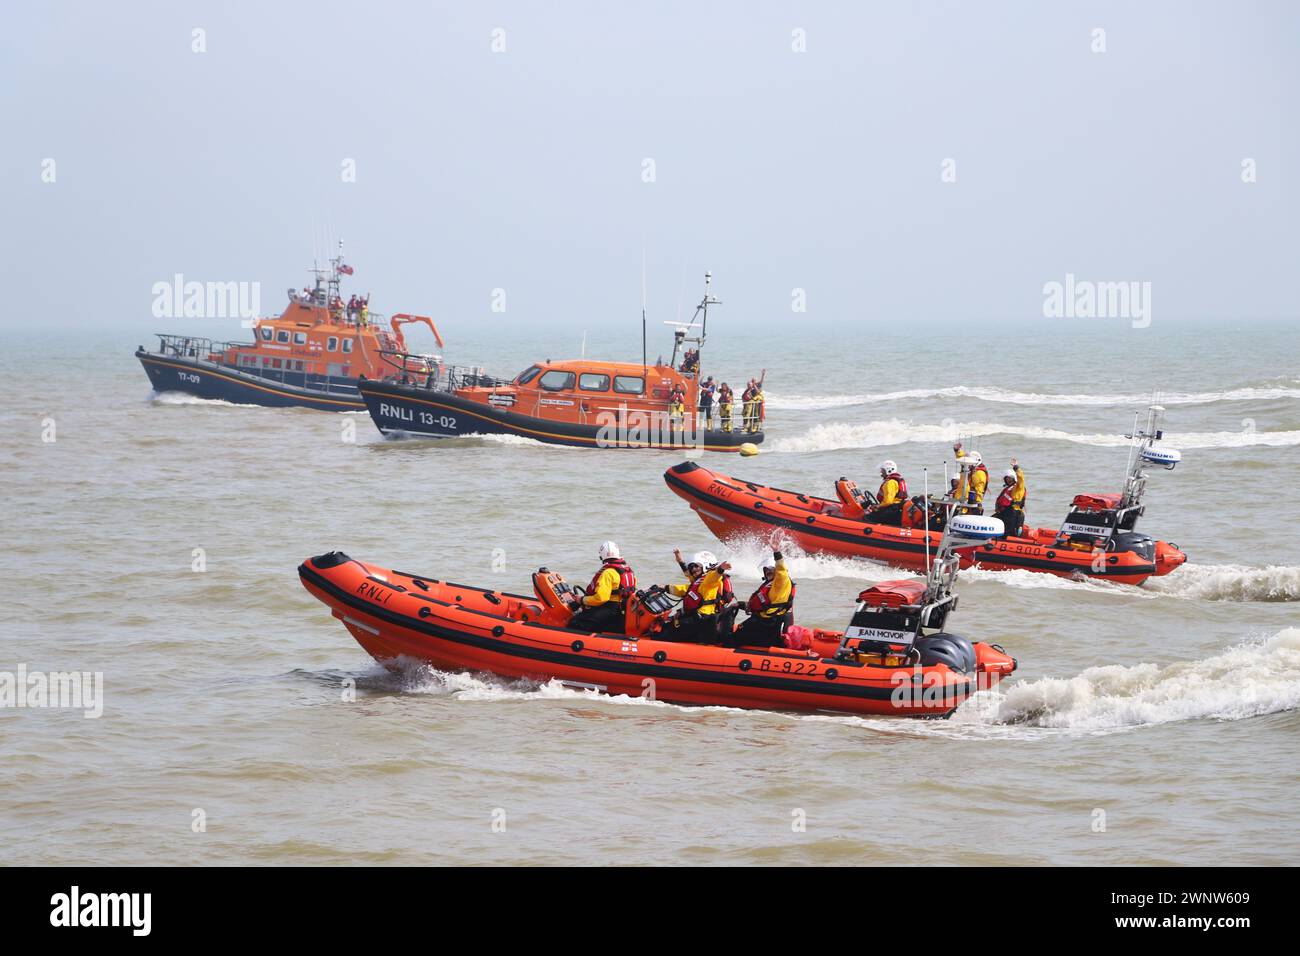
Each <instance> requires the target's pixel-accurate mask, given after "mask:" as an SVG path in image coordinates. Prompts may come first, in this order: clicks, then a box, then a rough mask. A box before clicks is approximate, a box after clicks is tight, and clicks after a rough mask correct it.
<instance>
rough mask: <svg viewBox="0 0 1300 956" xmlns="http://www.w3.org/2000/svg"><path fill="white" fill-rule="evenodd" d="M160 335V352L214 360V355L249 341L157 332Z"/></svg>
mask: <svg viewBox="0 0 1300 956" xmlns="http://www.w3.org/2000/svg"><path fill="white" fill-rule="evenodd" d="M154 334H155V335H157V336H158V354H159V355H172V356H175V357H177V358H192V359H203V360H204V361H212V357H213V356H214V355H221V354H222V353H224V352H225V351H226V350H227V349H232V348H238V347H240V346H248V345H250V344H252V343H249V342H214V341H213V340H212V339H209V338H204V337H202V336H198V335H171V334H168V333H165V332H155V333H154Z"/></svg>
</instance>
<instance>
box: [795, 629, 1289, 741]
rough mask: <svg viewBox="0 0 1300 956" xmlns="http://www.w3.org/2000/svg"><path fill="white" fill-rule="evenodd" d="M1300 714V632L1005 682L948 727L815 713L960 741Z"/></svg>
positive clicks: (830, 718) (962, 711) (984, 694)
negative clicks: (1162, 660) (1193, 654)
mask: <svg viewBox="0 0 1300 956" xmlns="http://www.w3.org/2000/svg"><path fill="white" fill-rule="evenodd" d="M1296 709H1300V628H1294V627H1292V628H1287V629H1286V630H1284V631H1281V632H1279V633H1278V634H1275V635H1273V636H1272V637H1270V638H1268V639H1266V640H1261V641H1256V642H1251V643H1246V644H1239V645H1237V646H1235V647H1231V648H1228V649H1227V650H1225V651H1223V652H1222V653H1219V654H1215V655H1213V656H1211V657H1207V658H1204V659H1203V660H1197V661H1183V662H1179V663H1174V664H1165V665H1160V664H1145V663H1144V664H1132V665H1123V664H1109V665H1106V666H1103V667H1090V668H1088V669H1087V670H1085V671H1083V672H1081V673H1080V674H1079V675H1078V676H1076V677H1067V678H1060V677H1043V678H1039V679H1038V680H1031V681H1024V682H1023V683H1016V682H1014V681H1009V682H1004V683H1003V684H1001V685H999V686H998V687H996V688H994V689H992V690H986V691H981V692H980V693H978V694H976V695H975V696H973V697H971V698H970V700H968V701H966V703H964V704H963V705H962V706H961V707H960V708H959V709H958V710H957V713H956V714H954V715H953V716H952V718H951V719H949V720H944V721H923V722H922V721H906V720H890V719H888V718H872V717H847V716H845V717H838V716H831V715H807V716H803V717H799V718H796V719H799V720H810V721H830V722H835V723H843V724H849V725H851V726H860V727H863V728H866V729H870V730H873V731H877V732H881V733H891V734H900V735H905V736H913V737H934V736H937V737H946V738H950V739H951V738H957V739H980V740H987V739H1026V738H1041V737H1050V736H1057V735H1061V734H1085V735H1101V734H1112V733H1121V732H1126V731H1132V730H1139V729H1141V728H1144V727H1155V726H1159V725H1161V724H1169V723H1175V722H1179V721H1187V720H1244V719H1246V718H1249V717H1262V716H1265V715H1267V714H1277V713H1283V712H1286V711H1292V710H1296Z"/></svg>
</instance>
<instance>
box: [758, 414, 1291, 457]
mask: <svg viewBox="0 0 1300 956" xmlns="http://www.w3.org/2000/svg"><path fill="white" fill-rule="evenodd" d="M959 435H960V436H962V437H963V438H981V437H984V436H988V435H1015V436H1019V437H1021V438H1029V439H1039V440H1044V441H1066V442H1072V443H1074V444H1077V445H1094V446H1099V447H1125V446H1127V445H1128V444H1129V439H1127V438H1125V437H1124V436H1123V435H1104V434H1096V435H1083V434H1074V433H1073V432H1067V431H1061V430H1060V429H1057V428H1040V427H1037V426H1032V425H1028V426H1027V425H1003V424H999V423H996V422H947V423H944V424H940V425H918V424H913V423H912V422H904V421H901V420H899V419H896V418H894V419H889V420H887V421H873V422H867V423H866V424H865V425H855V424H851V423H849V422H829V423H827V424H824V425H814V426H813V427H812V428H810V429H808V430H807V431H806V432H804V433H803V434H802V435H793V436H791V437H789V438H777V439H775V440H772V441H770V442H769V443H768V445H767V448H768V450H769V451H773V452H784V453H787V454H790V453H793V454H807V453H810V452H821V451H837V450H840V449H845V448H879V447H882V446H886V445H902V444H906V443H908V442H927V443H933V444H946V443H948V442H951V441H953V440H954V439H955V438H957V437H958V436H959ZM1165 440H1166V441H1167V442H1168V443H1169V444H1171V445H1174V446H1176V447H1178V448H1180V449H1189V448H1244V447H1247V446H1251V445H1267V446H1272V447H1282V446H1291V445H1300V431H1285V432H1261V431H1256V430H1255V429H1253V428H1243V429H1242V430H1240V431H1232V432H1166V433H1165Z"/></svg>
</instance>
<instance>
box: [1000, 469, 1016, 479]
mask: <svg viewBox="0 0 1300 956" xmlns="http://www.w3.org/2000/svg"><path fill="white" fill-rule="evenodd" d="M1002 480H1003V481H1008V480H1009V481H1015V480H1016V470H1015V469H1014V468H1008V469H1007V470H1006V471H1004V472H1003V473H1002Z"/></svg>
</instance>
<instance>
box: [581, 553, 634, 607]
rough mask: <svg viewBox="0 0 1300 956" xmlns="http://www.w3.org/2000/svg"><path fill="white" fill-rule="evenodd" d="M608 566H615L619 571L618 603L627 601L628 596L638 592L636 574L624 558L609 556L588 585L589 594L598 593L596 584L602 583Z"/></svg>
mask: <svg viewBox="0 0 1300 956" xmlns="http://www.w3.org/2000/svg"><path fill="white" fill-rule="evenodd" d="M607 568H613V569H614V570H615V571H617V572H618V591H617V592H616V593H617V595H618V603H619V604H620V605H621V604H623V603H624V602H626V601H627V599H628V597H629V596H630V595H632V594H635V593H636V575H635V574H633V573H632V568H631V567H629V566H628V563H627V562H626V561H624V560H623V559H622V558H609V559H607V560H606V561H605V563H604V564H602V565H601V566H600V570H599V571H597V572H596V573H595V575H594V576H593V577H592V579H591V583H590V584H588V585H587V594H589V595H590V594H595V593H596V585H598V584H599V583H600V576H601V575H602V574H604V573H605V570H606V569H607Z"/></svg>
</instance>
